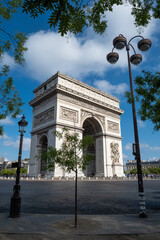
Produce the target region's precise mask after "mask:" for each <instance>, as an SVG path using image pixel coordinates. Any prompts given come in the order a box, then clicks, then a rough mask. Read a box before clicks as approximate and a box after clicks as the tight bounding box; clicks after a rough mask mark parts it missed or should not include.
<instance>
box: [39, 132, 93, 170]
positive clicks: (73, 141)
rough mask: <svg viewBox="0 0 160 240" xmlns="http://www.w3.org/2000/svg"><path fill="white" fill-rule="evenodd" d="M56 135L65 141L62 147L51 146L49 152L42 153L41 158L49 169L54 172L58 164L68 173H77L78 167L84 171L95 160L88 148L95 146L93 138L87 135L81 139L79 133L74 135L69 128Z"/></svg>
mask: <svg viewBox="0 0 160 240" xmlns="http://www.w3.org/2000/svg"><path fill="white" fill-rule="evenodd" d="M54 135H55V136H56V137H57V138H58V139H59V140H60V139H63V142H62V145H61V147H60V148H59V149H56V148H53V147H52V146H49V147H48V150H47V152H43V151H42V152H40V157H41V158H42V159H43V160H44V161H46V163H47V169H49V170H50V171H53V170H54V168H55V164H58V165H59V167H61V168H62V169H65V170H66V171H67V172H71V171H74V172H76V170H77V167H78V168H79V169H81V170H84V169H85V168H86V166H87V165H88V164H89V162H90V161H91V160H92V159H93V156H92V155H89V154H88V153H87V148H88V147H89V146H91V145H92V144H93V137H92V136H88V135H86V136H84V137H83V139H80V138H79V134H78V133H77V132H74V133H72V132H70V131H69V129H67V128H63V129H62V131H61V132H60V131H55V132H54Z"/></svg>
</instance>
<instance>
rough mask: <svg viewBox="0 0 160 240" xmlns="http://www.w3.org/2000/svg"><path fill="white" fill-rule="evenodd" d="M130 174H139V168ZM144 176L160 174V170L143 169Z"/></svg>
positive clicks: (152, 168)
mask: <svg viewBox="0 0 160 240" xmlns="http://www.w3.org/2000/svg"><path fill="white" fill-rule="evenodd" d="M129 173H130V174H137V168H134V169H132V170H131V171H130V172H129ZM142 174H146V175H149V174H160V168H159V167H148V168H142Z"/></svg>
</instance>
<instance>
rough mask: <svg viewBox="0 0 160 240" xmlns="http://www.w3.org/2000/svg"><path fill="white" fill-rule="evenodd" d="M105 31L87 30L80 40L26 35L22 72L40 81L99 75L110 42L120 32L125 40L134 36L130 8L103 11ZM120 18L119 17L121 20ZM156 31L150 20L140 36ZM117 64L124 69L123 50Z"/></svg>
mask: <svg viewBox="0 0 160 240" xmlns="http://www.w3.org/2000/svg"><path fill="white" fill-rule="evenodd" d="M106 15H107V20H108V28H107V30H106V33H104V34H103V35H98V34H96V33H94V32H93V31H92V29H87V30H86V32H84V34H83V35H81V37H79V38H76V37H75V36H72V37H69V38H68V39H67V38H66V37H61V36H60V34H58V33H55V32H52V31H46V32H44V31H40V32H37V33H33V34H31V35H30V36H29V38H28V41H27V43H26V46H27V48H28V51H27V52H26V53H25V58H26V71H27V73H28V74H29V75H31V77H32V78H34V79H37V80H38V81H40V82H42V81H44V80H46V79H47V78H48V77H50V76H51V75H53V74H54V73H56V72H57V71H61V72H63V73H65V74H68V75H70V76H72V77H76V78H78V79H81V78H82V77H83V76H86V75H88V74H89V73H91V72H92V74H98V75H103V74H104V72H105V71H107V70H108V69H110V68H112V69H113V68H115V66H113V65H112V66H111V65H110V64H109V63H107V61H106V54H107V53H109V52H111V50H112V47H113V46H112V41H113V38H115V37H116V36H117V35H119V34H120V33H121V34H123V35H125V36H126V37H127V38H128V39H130V38H131V37H133V36H134V35H137V29H136V27H135V25H134V18H133V16H132V15H131V7H130V6H129V5H128V6H118V7H117V6H115V7H114V9H113V12H112V13H110V12H107V14H106ZM122 16H123V17H122ZM154 29H156V21H155V20H152V21H151V23H150V24H149V25H148V27H147V28H145V29H144V33H143V35H144V36H147V37H148V38H150V37H151V36H152V34H153V32H154V31H155V30H154ZM119 55H120V61H118V62H117V64H116V67H120V68H122V69H124V68H126V67H127V56H126V51H125V50H124V51H119Z"/></svg>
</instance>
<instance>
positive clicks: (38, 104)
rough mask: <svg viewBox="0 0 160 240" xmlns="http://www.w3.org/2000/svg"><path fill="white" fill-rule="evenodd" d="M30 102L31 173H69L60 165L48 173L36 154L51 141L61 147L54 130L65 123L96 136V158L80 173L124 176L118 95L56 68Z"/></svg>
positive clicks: (72, 128) (56, 174)
mask: <svg viewBox="0 0 160 240" xmlns="http://www.w3.org/2000/svg"><path fill="white" fill-rule="evenodd" d="M30 105H31V106H32V107H33V127H32V132H31V134H32V138H31V153H30V163H29V164H30V173H29V174H30V176H37V175H38V174H53V175H54V176H55V177H58V176H64V175H65V176H67V175H68V174H67V173H65V172H64V171H63V170H61V169H60V168H58V167H57V166H56V168H55V171H54V172H53V173H48V172H47V171H46V170H45V164H44V163H43V162H41V160H37V158H36V156H37V154H38V151H39V150H40V149H47V146H49V145H50V146H53V147H56V148H58V147H60V145H61V142H60V141H59V140H58V139H57V138H56V137H55V136H54V135H53V134H52V132H53V130H61V129H62V128H63V127H68V128H69V129H71V130H73V131H75V130H76V131H78V133H79V135H80V137H83V135H85V134H92V135H93V136H94V146H93V148H92V149H90V151H91V152H92V153H93V154H94V160H93V161H92V162H91V163H90V164H89V166H88V167H87V169H86V171H85V172H81V173H80V175H82V176H84V175H86V176H94V175H95V176H105V177H107V176H108V177H112V176H114V175H117V176H119V177H121V176H123V158H122V143H121V129H120V115H121V114H122V113H123V111H122V110H121V109H120V108H119V100H118V99H117V98H115V97H113V96H111V95H109V94H106V93H104V92H102V91H100V90H97V89H95V88H93V87H91V86H89V85H87V84H85V83H83V82H81V81H78V80H76V79H73V78H71V77H69V76H66V75H64V74H62V73H60V72H57V73H56V74H55V75H53V76H52V77H51V78H50V79H48V80H47V81H45V82H44V83H42V84H41V85H40V86H39V87H37V88H36V89H35V90H34V99H33V100H32V101H30ZM71 175H73V173H70V176H71Z"/></svg>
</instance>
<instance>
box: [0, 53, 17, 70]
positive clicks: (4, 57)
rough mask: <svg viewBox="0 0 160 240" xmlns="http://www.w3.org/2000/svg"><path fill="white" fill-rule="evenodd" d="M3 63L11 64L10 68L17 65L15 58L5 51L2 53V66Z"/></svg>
mask: <svg viewBox="0 0 160 240" xmlns="http://www.w3.org/2000/svg"><path fill="white" fill-rule="evenodd" d="M2 65H9V66H10V68H14V67H15V66H16V63H15V61H14V58H13V57H11V56H10V55H9V54H8V53H6V52H5V53H4V54H3V55H2V58H1V60H0V66H2Z"/></svg>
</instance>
